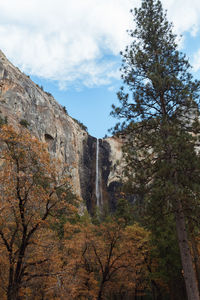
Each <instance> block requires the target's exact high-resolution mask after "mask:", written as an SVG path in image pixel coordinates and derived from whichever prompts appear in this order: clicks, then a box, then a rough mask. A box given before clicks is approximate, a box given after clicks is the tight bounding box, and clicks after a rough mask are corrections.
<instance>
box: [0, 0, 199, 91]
mask: <svg viewBox="0 0 200 300" xmlns="http://www.w3.org/2000/svg"><path fill="white" fill-rule="evenodd" d="M139 2H140V1H139V0H84V1H83V0H74V1H71V0H42V1H41V0H17V1H15V0H6V1H5V0H0V48H1V49H2V50H3V51H4V53H5V54H6V55H7V56H8V58H9V59H10V60H11V61H12V62H13V63H14V64H16V65H17V66H19V67H20V68H22V69H23V71H24V72H27V73H29V74H32V75H36V76H40V77H43V78H47V79H52V80H56V81H58V83H59V86H60V88H65V87H66V86H67V85H68V84H71V83H73V82H74V81H76V82H77V81H80V82H81V83H82V84H84V85H87V86H94V85H101V84H110V83H111V82H112V80H113V79H116V78H119V72H118V71H117V68H118V65H117V64H116V60H115V59H114V56H116V55H118V53H119V51H120V50H121V49H123V48H124V46H125V45H126V44H127V42H128V35H127V33H126V29H128V28H131V27H132V21H131V19H132V17H131V14H130V13H129V10H130V8H133V7H134V6H135V5H136V4H138V3H139ZM163 4H164V7H165V8H167V9H168V11H169V13H168V15H169V18H170V19H171V20H172V21H173V23H174V25H175V29H176V31H177V32H178V33H183V32H185V31H190V33H191V35H193V36H195V35H196V34H197V32H198V29H199V25H200V1H199V0H192V3H191V0H184V2H183V1H182V0H163ZM106 54H108V55H109V56H106Z"/></svg>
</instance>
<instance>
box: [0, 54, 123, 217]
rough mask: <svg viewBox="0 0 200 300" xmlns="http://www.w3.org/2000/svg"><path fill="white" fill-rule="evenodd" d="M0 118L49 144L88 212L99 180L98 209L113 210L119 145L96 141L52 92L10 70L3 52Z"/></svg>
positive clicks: (114, 141)
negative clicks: (69, 176)
mask: <svg viewBox="0 0 200 300" xmlns="http://www.w3.org/2000/svg"><path fill="white" fill-rule="evenodd" d="M0 117H1V118H2V119H4V118H6V119H7V121H8V123H9V124H12V125H13V126H19V124H21V125H24V126H27V127H28V129H29V130H30V131H31V132H32V134H34V135H35V136H37V137H38V138H39V139H40V140H41V141H43V142H46V143H47V144H48V149H49V152H50V154H51V155H52V157H56V158H58V159H59V160H60V161H61V163H62V166H63V168H64V167H65V166H66V167H65V168H67V170H68V171H70V174H71V176H72V183H73V188H74V191H75V192H76V193H77V194H78V195H79V196H80V197H81V198H82V199H83V200H84V201H85V203H86V205H87V208H88V210H89V211H90V212H92V211H94V208H95V206H96V203H97V197H96V189H97V182H98V189H99V199H98V201H99V205H100V206H102V205H103V204H105V203H108V204H109V206H110V207H111V208H114V206H115V196H114V194H115V191H116V187H117V186H118V185H119V184H120V175H121V170H120V167H119V166H117V161H118V160H120V159H121V156H122V153H121V141H120V140H119V139H117V138H114V137H111V138H107V139H101V140H99V141H98V142H97V139H96V138H95V137H92V136H90V135H89V134H88V133H87V132H86V131H85V129H84V128H83V126H81V124H79V122H77V121H76V120H74V119H73V118H71V117H70V116H69V115H68V114H67V113H66V110H65V109H64V108H63V107H62V106H61V105H60V104H58V103H57V102H56V100H55V99H54V98H53V96H52V95H51V94H50V93H47V92H45V91H43V89H42V88H41V87H39V86H38V85H37V84H35V83H34V82H33V81H32V80H31V79H30V78H29V77H28V76H26V75H25V74H24V73H22V72H21V71H20V70H19V69H18V68H16V67H15V66H13V65H12V64H11V62H9V61H8V59H7V58H6V57H5V55H4V54H3V53H2V52H1V51H0ZM97 147H98V149H97ZM97 151H98V161H97ZM97 175H98V178H97Z"/></svg>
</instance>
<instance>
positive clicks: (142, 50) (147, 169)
mask: <svg viewBox="0 0 200 300" xmlns="http://www.w3.org/2000/svg"><path fill="white" fill-rule="evenodd" d="M132 13H133V16H134V21H135V23H136V28H135V29H134V30H130V31H129V33H130V36H131V37H132V39H133V42H132V44H131V45H129V46H127V47H126V49H125V51H124V53H122V56H123V61H122V62H123V63H122V68H121V71H122V79H123V82H124V85H123V87H121V89H120V92H119V93H118V98H119V101H120V106H119V107H115V106H113V111H112V114H113V115H114V116H115V117H117V118H119V119H120V118H122V119H123V122H122V123H121V124H117V126H116V128H115V132H122V131H123V133H124V134H126V143H125V147H124V153H125V158H126V162H127V165H126V176H127V177H128V178H129V182H131V184H130V185H131V188H132V191H133V193H134V194H135V195H137V196H138V197H137V198H138V199H142V201H143V206H144V207H146V212H147V214H154V215H155V214H157V215H158V216H159V217H160V218H162V217H164V215H165V214H170V213H172V214H173V215H174V219H175V224H176V232H177V240H178V244H179V248H180V256H181V261H182V267H183V274H184V280H185V285H186V290H187V296H188V299H189V300H197V299H198V300H199V291H198V287H197V282H196V278H195V272H194V269H193V262H192V256H191V253H190V247H189V239H188V231H187V227H188V226H187V225H188V224H189V222H190V220H191V217H192V219H195V218H196V216H198V214H197V212H198V207H199V205H198V204H199V203H198V199H200V198H199V196H200V175H199V174H200V159H199V157H198V155H197V149H196V146H195V145H196V142H197V138H196V137H197V136H198V134H197V133H198V130H199V122H198V118H199V112H198V105H197V102H198V100H199V89H200V82H199V81H197V80H195V81H194V80H193V78H192V75H191V73H190V72H189V69H190V64H189V62H188V60H187V59H186V57H185V55H184V54H182V53H181V52H179V51H178V49H177V44H176V35H174V34H173V32H172V24H171V23H169V22H168V21H167V18H166V12H164V11H163V8H162V4H161V1H160V0H142V3H141V7H140V8H139V9H135V10H134V11H132Z"/></svg>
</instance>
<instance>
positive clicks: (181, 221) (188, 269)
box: [175, 199, 199, 300]
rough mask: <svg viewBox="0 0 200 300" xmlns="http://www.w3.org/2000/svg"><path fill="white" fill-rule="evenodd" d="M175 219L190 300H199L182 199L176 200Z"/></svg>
mask: <svg viewBox="0 0 200 300" xmlns="http://www.w3.org/2000/svg"><path fill="white" fill-rule="evenodd" d="M175 219H176V231H177V236H178V243H179V248H180V253H181V261H182V266H183V272H184V274H183V275H184V280H185V285H186V291H187V296H188V300H199V291H198V285H197V280H196V276H195V272H194V269H193V265H192V256H191V253H190V248H189V243H188V237H187V231H186V224H185V216H184V213H183V209H182V204H181V201H180V199H176V207H175Z"/></svg>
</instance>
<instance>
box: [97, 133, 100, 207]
mask: <svg viewBox="0 0 200 300" xmlns="http://www.w3.org/2000/svg"><path fill="white" fill-rule="evenodd" d="M96 199H97V207H99V206H100V192H99V139H97V145H96Z"/></svg>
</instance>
